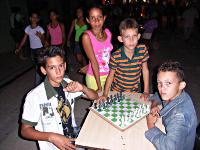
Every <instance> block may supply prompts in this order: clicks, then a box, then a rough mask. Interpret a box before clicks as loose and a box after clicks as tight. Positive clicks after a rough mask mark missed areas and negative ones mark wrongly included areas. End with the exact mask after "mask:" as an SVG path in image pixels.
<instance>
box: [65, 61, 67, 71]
mask: <svg viewBox="0 0 200 150" xmlns="http://www.w3.org/2000/svg"><path fill="white" fill-rule="evenodd" d="M66 67H67V65H66V62H65V70H66Z"/></svg>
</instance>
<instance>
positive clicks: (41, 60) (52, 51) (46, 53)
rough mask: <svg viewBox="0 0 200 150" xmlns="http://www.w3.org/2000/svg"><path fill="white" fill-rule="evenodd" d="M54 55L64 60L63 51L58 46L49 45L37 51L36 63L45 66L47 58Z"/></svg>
mask: <svg viewBox="0 0 200 150" xmlns="http://www.w3.org/2000/svg"><path fill="white" fill-rule="evenodd" d="M55 56H60V57H61V58H62V59H63V61H64V62H65V51H64V50H62V49H61V48H59V47H56V46H50V47H48V48H45V49H42V50H40V51H39V54H38V58H37V63H38V64H39V65H40V66H43V67H46V64H47V59H48V58H52V57H55Z"/></svg>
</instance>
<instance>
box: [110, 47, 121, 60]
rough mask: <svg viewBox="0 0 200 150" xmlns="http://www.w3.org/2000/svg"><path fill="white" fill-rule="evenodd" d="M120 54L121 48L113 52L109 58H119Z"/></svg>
mask: <svg viewBox="0 0 200 150" xmlns="http://www.w3.org/2000/svg"><path fill="white" fill-rule="evenodd" d="M121 52H122V50H121V48H119V49H117V50H116V51H114V52H113V53H112V55H111V56H112V57H114V58H118V57H121Z"/></svg>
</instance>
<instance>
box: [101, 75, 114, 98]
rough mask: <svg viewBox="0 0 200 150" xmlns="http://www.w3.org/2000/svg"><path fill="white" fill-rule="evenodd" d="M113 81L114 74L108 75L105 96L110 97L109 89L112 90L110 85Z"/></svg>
mask: <svg viewBox="0 0 200 150" xmlns="http://www.w3.org/2000/svg"><path fill="white" fill-rule="evenodd" d="M112 82H113V76H110V75H109V76H108V77H107V79H106V84H105V88H104V92H103V96H106V97H108V94H109V91H110V86H111V84H112Z"/></svg>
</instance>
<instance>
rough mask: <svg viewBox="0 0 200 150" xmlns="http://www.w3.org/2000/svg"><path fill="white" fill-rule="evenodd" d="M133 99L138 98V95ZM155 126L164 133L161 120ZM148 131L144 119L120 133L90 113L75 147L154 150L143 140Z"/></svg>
mask: <svg viewBox="0 0 200 150" xmlns="http://www.w3.org/2000/svg"><path fill="white" fill-rule="evenodd" d="M135 98H139V96H138V94H137V95H135ZM156 126H157V127H159V128H160V129H161V130H162V131H164V127H163V125H162V121H161V119H159V120H158V122H157V123H156ZM146 130H148V128H147V123H146V118H145V117H144V118H143V119H141V120H140V121H138V122H137V123H136V124H135V125H133V126H131V127H130V128H128V129H127V130H125V131H120V130H118V129H117V128H116V127H114V126H113V125H111V124H110V123H108V122H107V121H106V120H104V119H103V118H101V117H99V116H98V115H97V114H96V113H94V112H93V111H90V112H89V114H88V116H87V118H86V120H85V122H84V124H83V126H82V129H81V131H80V133H79V136H78V138H77V139H76V145H81V146H84V147H92V148H100V149H112V150H133V149H135V150H155V147H154V146H153V145H152V144H151V143H150V142H149V141H148V140H147V139H146V138H145V135H144V133H145V131H146Z"/></svg>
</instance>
